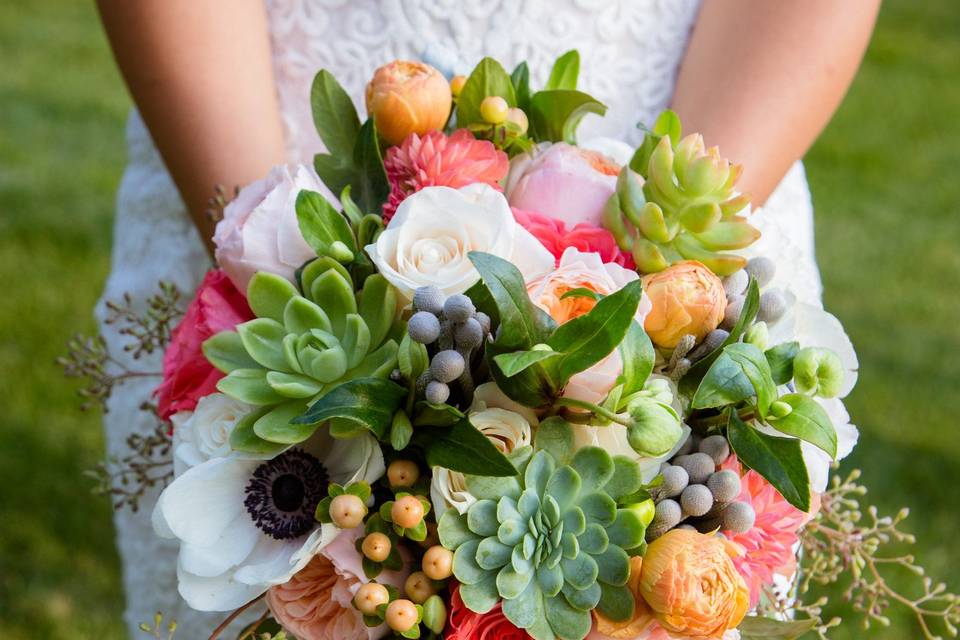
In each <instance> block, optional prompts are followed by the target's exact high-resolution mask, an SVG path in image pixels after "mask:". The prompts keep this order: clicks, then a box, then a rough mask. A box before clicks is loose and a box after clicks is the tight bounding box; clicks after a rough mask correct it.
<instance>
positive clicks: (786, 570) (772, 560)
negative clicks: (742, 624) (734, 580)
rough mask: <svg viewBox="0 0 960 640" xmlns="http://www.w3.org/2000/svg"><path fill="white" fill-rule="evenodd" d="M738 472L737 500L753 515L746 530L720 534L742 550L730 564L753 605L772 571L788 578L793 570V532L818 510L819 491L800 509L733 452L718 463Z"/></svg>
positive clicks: (794, 563) (769, 578) (794, 553)
mask: <svg viewBox="0 0 960 640" xmlns="http://www.w3.org/2000/svg"><path fill="white" fill-rule="evenodd" d="M720 467H721V469H731V470H733V471H736V472H737V473H739V474H740V475H741V478H740V486H741V490H740V495H739V496H737V500H738V501H740V502H746V503H748V504H750V505H751V506H752V507H753V510H754V511H755V512H756V514H757V519H756V521H755V522H754V525H753V528H752V529H750V531H747V532H746V533H733V532H732V531H724V532H723V534H724V535H725V536H726V537H727V538H728V539H730V540H731V541H733V542H735V543H736V544H738V545H739V546H740V547H742V548H743V549H744V551H746V553H744V554H743V555H742V556H739V557H737V558H734V560H733V564H734V565H735V566H736V567H737V571H739V572H740V575H742V576H743V578H744V580H746V581H747V586H748V587H750V607H751V608H753V607H755V606H757V603H758V602H759V601H760V592H761V590H762V588H763V587H764V586H765V585H770V584H773V576H774V574H779V575H782V576H784V577H785V578H789V577H790V576H792V575H793V574H794V572H795V571H796V565H797V553H796V550H795V548H794V547H795V545H796V544H797V532H798V531H799V530H800V528H801V527H802V526H803V525H805V524H806V523H807V522H809V520H810V518H812V517H813V515H814V514H816V513H817V511H819V509H820V497H819V494H816V493H814V494H813V496H812V498H813V500H812V506H811V509H810V513H809V514H807V513H804V512H803V511H800V510H799V509H797V508H796V507H794V506H793V505H791V504H790V503H789V502H787V501H786V500H784V499H783V496H781V495H780V493H779V492H778V491H777V490H776V489H774V488H773V485H772V484H770V483H769V482H767V481H766V480H764V478H763V476H761V475H760V474H759V473H757V472H756V471H752V470H751V471H748V472H746V473H744V472H743V468H742V467H741V466H740V462H739V461H738V460H737V457H736V456H735V455H732V456H730V457H729V458H727V459H726V461H724V463H723V464H722V465H720Z"/></svg>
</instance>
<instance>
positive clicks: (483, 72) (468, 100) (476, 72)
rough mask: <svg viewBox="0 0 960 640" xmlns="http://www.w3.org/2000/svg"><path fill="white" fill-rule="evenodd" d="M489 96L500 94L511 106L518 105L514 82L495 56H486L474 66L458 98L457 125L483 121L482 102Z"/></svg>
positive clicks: (461, 125)
mask: <svg viewBox="0 0 960 640" xmlns="http://www.w3.org/2000/svg"><path fill="white" fill-rule="evenodd" d="M488 96H500V97H501V98H503V99H504V100H506V101H507V104H508V105H510V106H511V107H515V106H517V97H516V94H515V93H514V90H513V82H512V81H511V79H510V76H509V75H507V72H506V70H505V69H504V68H503V66H502V65H501V64H500V63H499V62H497V61H496V60H494V59H493V58H484V59H483V60H481V61H480V62H479V64H477V66H476V67H474V69H473V71H472V72H471V73H470V77H468V78H467V82H466V84H464V85H463V89H462V90H461V91H460V96H459V97H458V98H457V126H459V127H466V126H467V125H470V124H474V123H478V122H483V116H481V115H480V103H481V102H483V99H484V98H486V97H488Z"/></svg>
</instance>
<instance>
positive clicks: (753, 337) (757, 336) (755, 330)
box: [743, 322, 770, 351]
mask: <svg viewBox="0 0 960 640" xmlns="http://www.w3.org/2000/svg"><path fill="white" fill-rule="evenodd" d="M769 338H770V330H769V329H767V323H766V322H757V323H756V324H754V325H753V326H751V327H750V328H749V329H747V334H746V335H745V336H744V337H743V341H744V342H746V343H748V344H752V345H753V346H755V347H756V348H757V349H760V350H761V351H766V349H767V341H768V340H769Z"/></svg>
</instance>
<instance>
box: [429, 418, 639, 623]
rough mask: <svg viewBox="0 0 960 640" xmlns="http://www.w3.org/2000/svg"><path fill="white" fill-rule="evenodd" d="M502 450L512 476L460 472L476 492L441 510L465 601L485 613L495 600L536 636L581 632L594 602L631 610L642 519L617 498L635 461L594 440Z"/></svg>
mask: <svg viewBox="0 0 960 640" xmlns="http://www.w3.org/2000/svg"><path fill="white" fill-rule="evenodd" d="M538 440H539V436H538ZM538 445H539V443H538ZM510 457H511V462H513V464H514V466H516V467H517V469H519V470H520V474H519V475H518V476H514V477H507V478H491V477H481V476H468V477H467V489H468V490H469V491H470V492H471V493H472V494H473V495H474V496H475V497H476V498H477V499H478V501H477V502H475V503H474V504H473V505H472V506H471V507H470V509H469V510H468V511H467V512H466V513H465V514H458V513H457V512H456V511H455V510H448V511H447V512H446V513H445V514H444V515H443V517H442V518H441V519H440V524H439V534H440V541H441V543H442V544H443V545H444V546H445V547H447V548H449V549H454V550H455V552H454V561H453V572H454V575H455V576H456V578H457V580H459V581H460V583H461V586H460V595H461V597H462V598H463V601H464V604H466V606H467V607H468V608H470V609H471V610H473V611H476V612H478V613H485V612H487V611H489V610H490V609H491V608H492V607H493V606H494V605H495V604H496V603H497V602H498V601H500V600H502V601H503V613H504V615H505V616H506V617H507V619H509V620H510V621H511V622H512V623H513V624H515V625H516V626H518V627H520V628H522V629H526V630H527V632H528V633H529V634H530V635H531V636H533V637H534V638H536V639H537V640H551V639H553V638H563V639H569V640H580V639H581V638H583V637H585V636H586V635H587V633H588V632H589V631H590V625H591V620H592V618H591V614H590V611H591V610H592V609H594V608H595V607H596V608H598V609H599V611H600V612H602V613H603V614H604V615H606V616H607V617H609V618H611V619H614V620H627V619H629V618H630V617H632V615H633V607H634V599H633V596H632V595H631V593H630V591H629V589H627V587H626V586H625V585H626V583H627V580H628V579H629V577H630V555H631V553H630V552H632V553H633V554H634V555H636V554H638V553H639V552H640V550H641V548H642V545H643V541H644V533H645V529H646V523H645V522H644V520H643V517H642V515H641V514H640V512H639V511H637V510H635V509H630V508H629V505H627V504H618V501H621V502H626V501H629V498H628V497H630V496H634V495H636V492H637V491H638V490H639V489H640V488H641V486H642V481H641V478H640V470H639V468H638V466H637V464H636V462H634V461H632V460H630V459H629V458H626V457H623V456H616V457H611V456H610V455H609V454H608V453H607V452H605V451H604V450H603V449H600V448H598V447H586V448H583V449H580V450H579V451H577V452H576V454H574V455H573V456H572V457H569V455H568V454H566V453H565V447H563V446H560V447H558V446H556V444H555V443H553V446H551V447H550V450H547V449H540V450H538V451H536V452H534V451H533V450H532V449H531V448H530V447H524V448H521V449H518V450H515V451H514V452H513V453H512V454H511V456H510ZM558 458H559V460H558ZM567 458H569V460H567ZM625 499H626V500H625Z"/></svg>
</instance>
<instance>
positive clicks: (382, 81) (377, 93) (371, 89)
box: [366, 60, 452, 145]
mask: <svg viewBox="0 0 960 640" xmlns="http://www.w3.org/2000/svg"><path fill="white" fill-rule="evenodd" d="M450 92H451V89H450V84H448V83H447V80H446V78H444V77H443V75H442V74H441V73H440V72H439V71H437V70H436V69H434V68H433V67H431V66H430V65H427V64H423V63H422V62H410V61H407V60H395V61H393V62H391V63H390V64H387V65H384V66H382V67H380V68H379V69H377V70H376V72H375V73H374V74H373V79H372V80H370V83H369V84H367V92H366V98H367V113H369V114H370V115H371V116H372V117H373V118H374V120H375V122H376V125H377V131H378V132H379V133H380V135H381V136H382V137H383V139H384V140H385V141H386V142H387V143H388V144H391V145H397V144H400V143H401V142H403V141H404V140H405V139H406V138H407V136H409V135H410V134H411V133H416V134H418V135H423V134H425V133H427V132H428V131H433V130H438V129H443V127H444V125H445V124H446V123H447V118H448V117H449V116H450V109H451V108H452V97H451V93H450Z"/></svg>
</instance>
